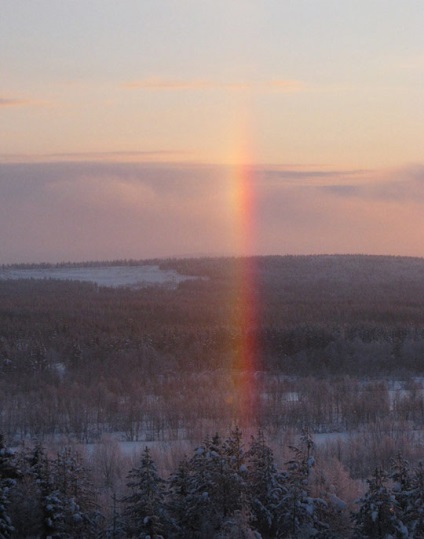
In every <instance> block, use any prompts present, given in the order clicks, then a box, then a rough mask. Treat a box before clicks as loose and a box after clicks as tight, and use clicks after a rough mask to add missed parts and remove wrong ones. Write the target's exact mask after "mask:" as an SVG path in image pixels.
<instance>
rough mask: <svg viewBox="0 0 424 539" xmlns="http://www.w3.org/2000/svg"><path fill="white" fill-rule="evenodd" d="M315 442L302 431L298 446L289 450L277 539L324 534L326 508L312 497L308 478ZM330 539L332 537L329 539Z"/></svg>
mask: <svg viewBox="0 0 424 539" xmlns="http://www.w3.org/2000/svg"><path fill="white" fill-rule="evenodd" d="M314 446H315V444H314V441H313V439H312V435H311V434H310V432H309V430H308V429H304V430H303V433H302V436H301V438H300V444H299V446H291V447H290V449H291V450H292V452H293V458H292V459H291V460H289V461H288V462H287V463H286V466H287V469H286V471H285V472H284V485H285V486H286V492H285V494H284V495H283V497H282V501H281V503H280V505H279V508H278V515H279V516H278V533H277V537H290V538H291V537H314V536H317V535H318V534H319V533H324V534H325V533H327V531H328V524H327V523H326V522H325V520H326V518H325V515H326V511H327V504H326V503H325V501H324V500H323V499H320V498H314V497H312V496H311V488H310V476H311V473H312V469H313V467H314V466H315V458H314ZM329 537H331V535H329Z"/></svg>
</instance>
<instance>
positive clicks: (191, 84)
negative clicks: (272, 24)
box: [122, 77, 304, 93]
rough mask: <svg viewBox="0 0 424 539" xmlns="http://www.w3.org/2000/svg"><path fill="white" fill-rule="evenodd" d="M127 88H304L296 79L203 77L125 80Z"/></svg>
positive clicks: (293, 89)
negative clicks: (241, 79) (215, 78)
mask: <svg viewBox="0 0 424 539" xmlns="http://www.w3.org/2000/svg"><path fill="white" fill-rule="evenodd" d="M122 86H123V87H124V88H126V89H129V90H154V91H176V90H235V91H239V90H253V91H259V92H260V91H273V92H283V93H288V92H299V91H303V90H304V85H303V83H302V82H301V81H297V80H283V79H277V80H270V81H262V82H246V81H233V82H217V81H211V80H204V79H162V78H155V77H153V78H147V79H142V80H138V81H137V80H136V81H132V82H126V83H124V84H123V85H122Z"/></svg>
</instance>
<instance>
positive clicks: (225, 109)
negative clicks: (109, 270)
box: [0, 0, 424, 264]
mask: <svg viewBox="0 0 424 539" xmlns="http://www.w3.org/2000/svg"><path fill="white" fill-rule="evenodd" d="M423 23H424V2H422V0H404V1H402V2H399V1H398V0H366V1H365V0H355V1H352V0H225V1H224V0H119V1H116V0H84V1H82V0H59V1H58V0H37V1H35V0H32V1H31V0H13V1H12V0H0V204H1V206H0V264H1V263H3V264H8V263H15V262H42V261H48V262H62V261H67V260H71V261H79V260H107V259H109V260H110V259H117V258H135V259H139V258H152V257H167V256H203V255H212V256H215V255H218V256H220V255H238V254H311V253H312V254H318V253H368V254H392V255H408V256H420V257H422V256H424V242H423V241H422V233H421V231H422V230H423V228H424V155H423V149H424V147H423V146H424V92H423V88H424V34H423V32H422V26H423ZM244 192H248V194H249V197H246V196H245V193H244ZM247 198H249V199H250V202H249V204H247V203H246V200H247ZM246 237H247V239H246Z"/></svg>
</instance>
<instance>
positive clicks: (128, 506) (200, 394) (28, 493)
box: [0, 255, 424, 538]
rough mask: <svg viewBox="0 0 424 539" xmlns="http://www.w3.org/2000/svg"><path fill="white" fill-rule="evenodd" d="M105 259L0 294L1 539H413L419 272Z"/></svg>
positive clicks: (418, 266) (1, 285) (344, 261)
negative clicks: (244, 360) (105, 277)
mask: <svg viewBox="0 0 424 539" xmlns="http://www.w3.org/2000/svg"><path fill="white" fill-rule="evenodd" d="M104 264H105V263H86V264H85V265H87V266H90V267H96V266H98V267H101V266H102V265H104ZM107 264H108V265H111V264H113V265H117V266H119V265H122V266H125V265H137V264H155V265H158V266H159V267H160V268H163V269H165V270H171V269H172V270H176V271H178V272H179V273H180V274H181V275H187V276H192V277H196V278H195V279H191V280H186V281H182V282H180V283H178V284H177V285H176V286H173V287H170V286H160V285H155V286H149V287H138V288H137V287H103V286H98V285H96V284H95V283H87V282H85V283H84V282H78V281H58V280H54V279H44V280H37V279H19V280H14V281H12V280H7V279H0V403H1V411H0V432H1V433H2V435H3V438H2V445H1V448H0V537H12V538H14V537H19V538H20V537H22V538H24V537H28V538H29V537H54V538H59V537H116V538H118V537H160V536H163V537H193V538H194V537H202V538H209V537H211V538H213V537H216V538H218V537H256V538H258V537H264V538H267V537H269V538H270V537H312V536H314V537H335V538H336V537H350V536H352V537H423V536H424V524H423V522H424V513H423V509H422V506H423V503H422V500H423V495H424V474H423V470H422V467H421V464H420V460H421V459H422V457H423V432H422V425H423V420H424V391H423V382H424V378H423V369H424V365H423V362H422V358H423V352H424V309H423V305H424V260H423V259H416V258H403V257H381V256H379V257H377V256H357V255H346V256H341V255H334V256H332V255H328V256H268V257H253V258H198V259H167V260H151V261H114V262H112V263H111V262H108V263H107ZM45 266H48V265H44V267H45ZM31 267H32V266H31V265H26V266H20V268H21V269H25V268H27V269H30V268H31ZM2 269H3V270H5V269H6V270H7V269H8V268H7V267H3V268H2ZM246 283H248V285H249V290H248V292H249V294H248V298H249V299H248V301H249V306H250V309H249V316H241V315H240V313H242V312H243V311H244V310H245V309H246V301H247V300H246ZM246 341H248V342H254V343H255V348H254V358H253V363H252V365H251V367H250V368H254V372H250V373H247V374H248V375H249V376H250V377H251V379H252V380H253V381H254V392H252V395H251V402H250V406H251V409H252V410H253V413H252V414H250V415H249V417H248V418H247V417H246V416H245V415H244V414H243V407H244V406H245V396H243V395H241V394H240V391H239V388H240V387H242V386H243V379H244V378H245V377H246V372H245V367H243V366H241V365H240V364H236V363H235V362H234V360H233V358H234V356H235V355H237V354H238V353H239V352H240V350H242V349H243V343H245V342H246ZM84 482H86V483H87V484H86V485H85V484H84ZM24 499H25V503H23V500H24ZM420 504H421V505H420Z"/></svg>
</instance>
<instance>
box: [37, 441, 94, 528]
mask: <svg viewBox="0 0 424 539" xmlns="http://www.w3.org/2000/svg"><path fill="white" fill-rule="evenodd" d="M47 489H48V492H47V495H46V496H45V498H44V511H45V515H46V526H47V528H48V529H49V535H50V536H51V537H52V538H54V539H56V538H57V539H65V538H66V539H67V538H73V537H84V538H89V537H93V536H94V535H95V530H96V520H97V519H98V518H99V514H98V511H97V510H96V504H95V497H94V493H93V489H92V485H91V481H90V477H89V472H88V470H87V469H86V468H85V467H84V465H83V463H82V460H81V457H80V455H79V454H78V453H77V452H75V451H73V450H72V449H70V448H64V449H62V450H61V451H59V453H58V454H57V456H56V458H55V459H54V460H53V461H51V462H50V463H49V473H48V487H47Z"/></svg>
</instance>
